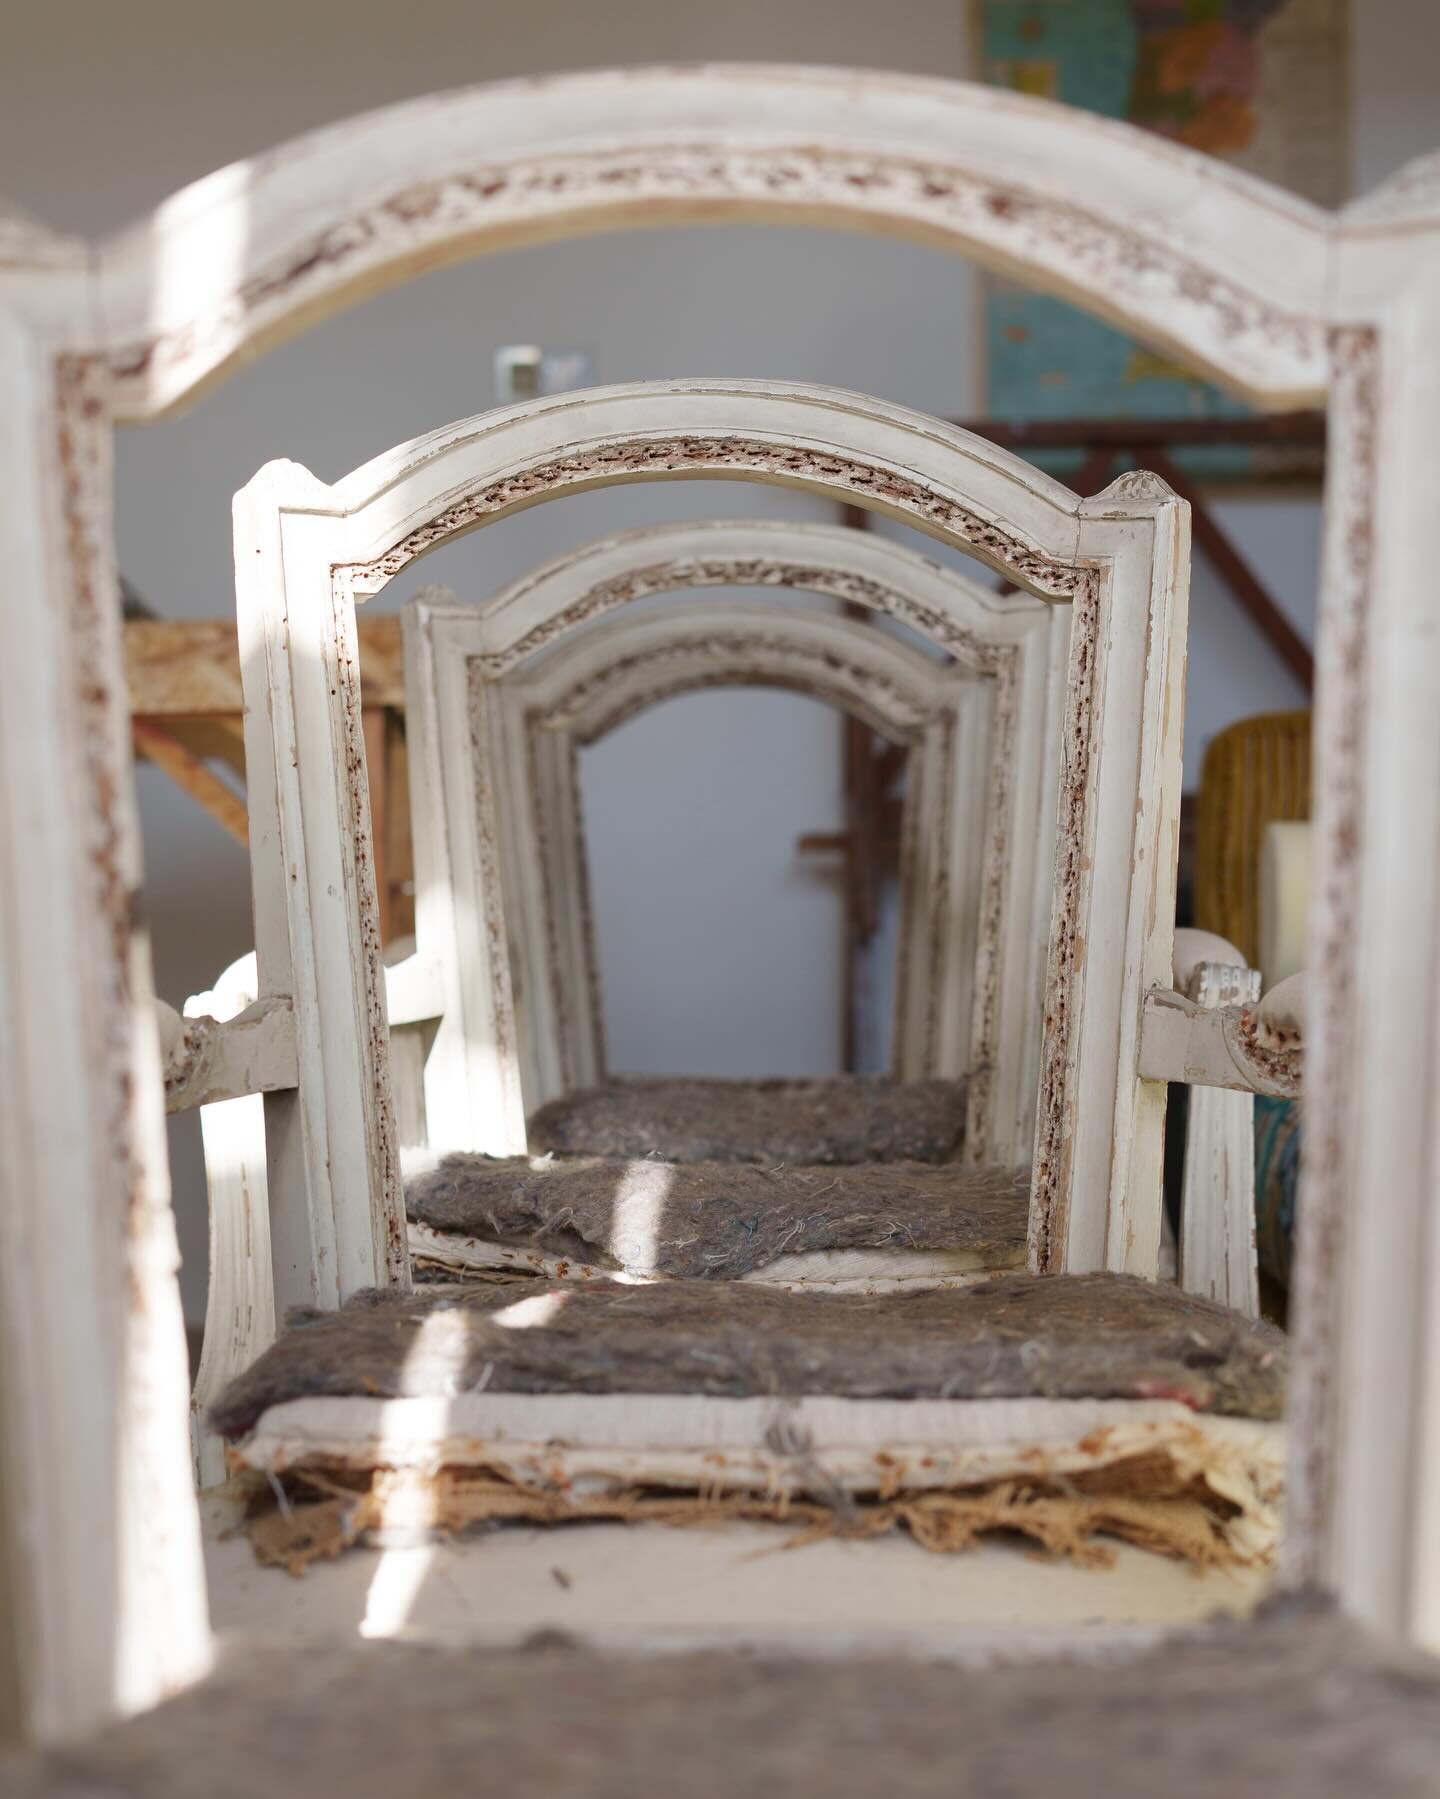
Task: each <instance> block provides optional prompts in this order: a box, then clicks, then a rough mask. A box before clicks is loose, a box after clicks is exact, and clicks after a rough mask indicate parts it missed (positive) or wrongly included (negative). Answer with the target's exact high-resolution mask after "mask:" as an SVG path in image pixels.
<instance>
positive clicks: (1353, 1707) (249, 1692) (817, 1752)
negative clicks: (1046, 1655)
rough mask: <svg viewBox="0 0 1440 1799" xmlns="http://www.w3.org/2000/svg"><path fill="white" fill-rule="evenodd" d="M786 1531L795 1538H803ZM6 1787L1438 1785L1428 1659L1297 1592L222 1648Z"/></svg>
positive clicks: (1158, 1790)
mask: <svg viewBox="0 0 1440 1799" xmlns="http://www.w3.org/2000/svg"><path fill="white" fill-rule="evenodd" d="M798 1553H801V1554H803V1553H804V1552H803V1551H800V1552H798ZM0 1790H3V1791H4V1793H5V1794H6V1796H7V1799H255V1795H257V1794H263V1795H264V1796H265V1799H302V1796H303V1799H315V1796H316V1795H321V1794H337V1795H343V1796H344V1799H396V1796H397V1795H401V1794H417V1795H422V1796H423V1799H461V1796H462V1795H463V1796H464V1799H472V1796H474V1795H482V1796H483V1795H514V1796H515V1799H529V1796H531V1795H535V1796H537V1799H538V1796H541V1795H543V1799H648V1796H650V1795H665V1794H670V1793H683V1794H684V1795H686V1799H739V1796H741V1795H743V1796H744V1799H756V1796H757V1795H764V1796H765V1799H821V1796H823V1799H875V1796H876V1795H882V1794H883V1795H885V1799H1048V1796H1050V1795H1056V1796H1061V1795H1063V1796H1064V1799H1157V1795H1159V1796H1162V1799H1302V1796H1303V1799H1434V1796H1435V1795H1436V1794H1437V1793H1440V1664H1437V1663H1436V1662H1435V1661H1433V1660H1431V1659H1429V1658H1427V1657H1423V1656H1420V1655H1418V1654H1416V1653H1414V1652H1413V1651H1406V1650H1403V1649H1401V1648H1398V1647H1393V1646H1388V1645H1383V1644H1381V1643H1380V1642H1378V1641H1377V1640H1376V1639H1374V1638H1371V1637H1369V1636H1367V1635H1366V1634H1364V1633H1363V1632H1362V1631H1361V1630H1360V1629H1359V1628H1358V1627H1357V1626H1354V1625H1349V1624H1346V1623H1343V1622H1341V1621H1340V1620H1339V1619H1338V1618H1336V1617H1334V1616H1333V1615H1332V1614H1330V1613H1328V1612H1324V1611H1320V1610H1318V1609H1314V1608H1307V1607H1305V1606H1303V1605H1298V1604H1296V1603H1295V1602H1289V1603H1287V1604H1283V1605H1279V1606H1272V1607H1271V1608H1267V1611H1266V1612H1265V1613H1264V1614H1262V1615H1261V1616H1260V1617H1258V1618H1257V1619H1255V1620H1253V1621H1251V1622H1248V1623H1244V1624H1235V1623H1230V1624H1225V1625H1219V1626H1214V1627H1211V1628H1209V1629H1208V1630H1204V1631H1199V1632H1193V1633H1189V1634H1188V1635H1187V1636H1186V1637H1184V1638H1181V1639H1177V1640H1174V1641H1172V1642H1169V1643H1166V1644H1164V1645H1162V1646H1160V1647H1158V1648H1156V1649H1154V1650H1152V1651H1150V1652H1148V1653H1147V1654H1145V1655H1144V1656H1142V1657H1140V1658H1138V1659H1136V1660H1134V1661H1130V1662H1125V1663H1121V1664H1118V1665H1116V1664H1110V1665H1104V1666H1087V1665H1084V1664H1083V1663H1076V1662H1074V1661H1073V1660H1056V1661H1054V1662H1048V1663H1035V1664H1030V1665H1019V1666H1010V1667H1003V1668H995V1669H990V1670H988V1671H983V1672H977V1671H973V1670H966V1669H962V1668H956V1667H953V1666H950V1665H947V1664H944V1663H937V1662H923V1661H913V1660H907V1659H904V1658H902V1657H897V1656H894V1655H890V1656H875V1657H864V1656H861V1657H857V1658H856V1659H853V1660H847V1661H804V1660H799V1659H794V1658H790V1659H777V1658H774V1657H767V1658H764V1659H756V1658H753V1657H749V1656H744V1655H736V1654H730V1655H726V1654H722V1653H718V1652H712V1653H709V1654H702V1655H672V1656H664V1657H654V1658H643V1657H634V1656H605V1655H601V1654H599V1653H597V1652H595V1651H593V1650H587V1649H585V1648H583V1647H579V1646H577V1645H574V1644H570V1643H567V1642H566V1641H565V1640H564V1639H563V1638H559V1639H558V1640H557V1638H556V1637H555V1635H554V1634H553V1633H552V1634H551V1635H549V1636H548V1637H546V1638H543V1639H539V1640H537V1642H536V1643H535V1645H534V1646H533V1647H528V1648H526V1647H520V1648H515V1649H501V1650H496V1649H486V1650H475V1649H470V1650H466V1649H453V1648H450V1649H446V1648H439V1647H425V1646H422V1645H416V1644H401V1643H387V1642H381V1643H358V1642H351V1643H348V1644H339V1643H336V1644H333V1645H329V1646H325V1647H321V1648H318V1649H317V1647H316V1646H315V1645H313V1644H311V1645H306V1646H303V1647H298V1646H297V1647H290V1646H285V1645H274V1646H268V1647H266V1648H265V1649H263V1650H249V1651H236V1652H234V1653H232V1655H231V1656H230V1657H228V1658H227V1661H226V1664H225V1666H224V1667H223V1669H222V1671H221V1672H220V1673H219V1674H217V1675H216V1676H215V1677H214V1678H212V1679H211V1680H209V1681H208V1682H206V1683H205V1684H204V1685H203V1686H201V1687H199V1688H197V1689H196V1690H194V1691H193V1692H190V1693H187V1694H184V1695H182V1696H181V1697H180V1698H178V1699H174V1700H172V1701H171V1702H170V1703H169V1704H167V1705H164V1706H162V1707H160V1708H159V1709H158V1710H156V1711H153V1712H150V1713H148V1714H146V1715H145V1716H143V1717H140V1718H136V1719H134V1720H132V1721H131V1722H129V1723H126V1724H121V1725H118V1726H116V1727H113V1728H111V1729H109V1730H107V1731H105V1732H103V1733H102V1734H101V1735H100V1736H98V1737H96V1738H94V1739H92V1740H91V1741H88V1742H84V1743H79V1744H75V1745H72V1746H69V1747H66V1748H64V1749H61V1750H56V1751H54V1752H52V1753H50V1754H48V1755H43V1756H35V1757H29V1758H24V1759H21V1760H18V1761H15V1762H13V1763H11V1764H10V1765H9V1766H8V1767H6V1766H0Z"/></svg>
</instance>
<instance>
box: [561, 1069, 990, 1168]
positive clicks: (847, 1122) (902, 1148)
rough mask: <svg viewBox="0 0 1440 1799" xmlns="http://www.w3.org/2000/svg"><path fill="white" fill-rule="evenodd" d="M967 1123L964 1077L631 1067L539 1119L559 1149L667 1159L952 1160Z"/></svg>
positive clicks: (568, 1097) (803, 1161)
mask: <svg viewBox="0 0 1440 1799" xmlns="http://www.w3.org/2000/svg"><path fill="white" fill-rule="evenodd" d="M964 1134H965V1083H964V1081H904V1082H899V1081H891V1080H886V1079H882V1078H876V1077H868V1076H856V1075H840V1076H834V1077H830V1078H826V1079H820V1080H758V1081H756V1080H705V1079H649V1078H644V1079H641V1078H635V1077H631V1078H627V1079H621V1080H614V1081H608V1082H606V1083H605V1084H604V1085H603V1086H599V1087H589V1088H586V1089H584V1090H583V1091H581V1092H579V1093H571V1094H566V1095H565V1096H564V1097H563V1098H561V1099H556V1100H552V1101H551V1102H550V1103H549V1104H548V1105H545V1106H541V1107H540V1109H539V1110H538V1111H537V1112H536V1113H535V1114H534V1116H533V1117H532V1118H531V1119H530V1121H529V1127H528V1135H529V1142H530V1147H531V1148H532V1149H533V1150H537V1151H541V1152H543V1151H546V1150H551V1151H554V1152H555V1153H556V1154H557V1155H588V1156H623V1157H638V1156H649V1155H658V1156H660V1157H662V1158H663V1159H664V1160H665V1161H667V1162H785V1163H789V1164H790V1165H792V1166H795V1165H819V1164H825V1163H855V1162H901V1161H904V1162H945V1161H948V1160H949V1159H950V1158H951V1157H952V1156H955V1155H957V1154H958V1153H959V1150H960V1146H961V1142H962V1139H963V1137H964Z"/></svg>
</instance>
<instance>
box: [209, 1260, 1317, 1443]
mask: <svg viewBox="0 0 1440 1799" xmlns="http://www.w3.org/2000/svg"><path fill="white" fill-rule="evenodd" d="M526 1285H527V1288H528V1287H530V1284H529V1283H527V1284H526ZM523 1290H524V1289H522V1291H523ZM533 1290H536V1291H541V1292H544V1291H552V1292H557V1293H559V1294H561V1295H562V1296H563V1304H562V1305H561V1306H560V1307H559V1308H558V1309H557V1310H556V1311H555V1312H554V1313H553V1314H552V1315H551V1316H550V1317H548V1318H547V1319H546V1321H545V1324H544V1326H543V1328H537V1329H531V1330H513V1329H508V1328H506V1326H505V1325H504V1324H503V1323H496V1322H495V1321H494V1319H493V1318H492V1317H491V1314H492V1313H493V1312H496V1311H499V1310H501V1309H502V1308H504V1307H506V1306H508V1305H513V1304H514V1303H515V1299H516V1289H515V1288H514V1287H505V1288H501V1289H500V1290H498V1291H495V1290H484V1291H480V1292H465V1291H461V1290H456V1289H453V1288H447V1289H442V1290H439V1291H434V1290H432V1291H430V1292H426V1291H424V1290H417V1291H415V1292H413V1293H409V1294H405V1293H393V1292H387V1293H381V1292H374V1293H368V1294H361V1295H358V1296H357V1297H356V1298H355V1299H354V1300H352V1301H351V1303H350V1304H349V1305H347V1306H345V1307H343V1308H342V1309H341V1310H340V1311H338V1312H303V1313H300V1314H298V1315H296V1316H295V1317H294V1318H292V1321H291V1322H290V1325H289V1328H287V1330H286V1331H285V1332H284V1334H283V1335H282V1336H281V1337H280V1338H279V1340H278V1341H277V1342H276V1343H274V1344H272V1345H271V1347H270V1348H269V1349H268V1350H266V1351H265V1353H264V1355H262V1356H261V1357H260V1358H259V1360H258V1361H257V1362H256V1363H255V1364H254V1365H253V1366H252V1367H251V1368H250V1369H248V1370H247V1371H246V1373H244V1374H242V1375H241V1376H239V1378H238V1379H237V1380H235V1381H233V1382H232V1383H231V1385H230V1386H229V1387H228V1388H227V1389H226V1390H225V1392H224V1393H223V1394H222V1395H221V1397H220V1400H219V1402H218V1403H217V1404H216V1406H215V1407H214V1409H213V1411H212V1413H211V1418H212V1421H213V1423H214V1426H215V1428H216V1429H217V1430H218V1431H219V1432H220V1433H221V1434H222V1435H224V1436H226V1437H231V1438H237V1437H241V1436H243V1435H244V1434H245V1433H246V1432H247V1431H249V1430H250V1429H251V1428H252V1427H253V1425H254V1424H255V1422H256V1421H257V1419H258V1418H259V1417H260V1415H261V1413H262V1412H264V1411H265V1410H266V1408H267V1407H269V1406H272V1405H276V1404H279V1403H280V1402H281V1401H284V1400H288V1399H300V1398H304V1397H309V1396H313V1395H318V1394H325V1395H337V1394H367V1395H370V1396H373V1397H424V1396H429V1395H432V1394H442V1395H453V1394H456V1393H463V1392H467V1391H469V1390H471V1389H472V1388H474V1387H476V1386H478V1385H480V1384H481V1383H482V1382H483V1384H484V1386H485V1388H486V1389H487V1390H488V1391H490V1392H496V1393H553V1392H564V1393H575V1392H579V1393H708V1394H715V1395H720V1396H727V1397H741V1396H753V1395H762V1396H763V1395H780V1396H784V1395H801V1394H822V1393H825V1394H836V1395H841V1396H846V1397H851V1398H857V1399H872V1398H895V1399H914V1398H927V1399H934V1398H947V1399H1014V1398H1026V1397H1045V1398H1052V1399H1107V1398H1114V1399H1132V1398H1144V1399H1158V1398H1174V1399H1179V1400H1182V1401H1183V1402H1184V1403H1186V1404H1187V1405H1190V1406H1192V1407H1194V1408H1195V1409H1196V1410H1197V1411H1203V1412H1220V1413H1227V1414H1231V1415H1235V1416H1241V1417H1250V1418H1258V1419H1276V1418H1279V1417H1280V1415H1281V1410H1282V1406H1283V1401H1284V1374H1285V1353H1286V1352H1285V1339H1284V1337H1283V1336H1282V1334H1281V1333H1280V1332H1279V1331H1278V1330H1276V1329H1275V1327H1274V1326H1273V1325H1269V1324H1265V1323H1261V1322H1258V1321H1256V1320H1252V1319H1247V1318H1245V1317H1243V1316H1242V1315H1241V1314H1240V1313H1238V1312H1232V1311H1230V1310H1229V1309H1228V1308H1226V1307H1224V1306H1221V1305H1217V1304H1216V1303H1215V1302H1214V1301H1213V1300H1208V1299H1199V1298H1196V1297H1195V1296H1193V1295H1191V1294H1186V1293H1182V1292H1181V1291H1180V1290H1179V1289H1178V1288H1177V1287H1173V1286H1167V1285H1159V1284H1156V1283H1152V1282H1146V1281H1141V1280H1136V1279H1134V1278H1133V1277H1132V1276H1129V1275H1117V1274H1086V1275H1052V1276H1048V1277H1045V1278H1037V1277H1035V1276H1032V1275H1002V1276H999V1277H997V1278H996V1279H994V1280H989V1281H982V1282H980V1283H978V1284H977V1285H975V1286H971V1287H959V1288H948V1289H946V1288H931V1289H927V1290H922V1291H920V1292H916V1293H899V1294H885V1295H882V1296H879V1297H875V1296H869V1295H861V1294H851V1293H843V1294H842V1293H815V1292H809V1291H792V1292H786V1291H783V1290H778V1289H775V1288H771V1287H765V1286H759V1285H753V1284H746V1283H740V1282H733V1281H669V1282H662V1283H659V1284H656V1285H650V1286H623V1285H619V1284H615V1283H611V1282H608V1281H607V1282H603V1283H598V1284H589V1285H586V1284H579V1283H575V1284H571V1285H569V1286H547V1285H546V1284H544V1283H539V1282H537V1283H534V1284H533ZM439 1311H454V1312H455V1313H456V1314H457V1315H458V1317H459V1318H460V1320H461V1321H462V1331H457V1330H456V1329H455V1328H454V1324H453V1321H452V1325H451V1328H449V1329H447V1330H446V1332H445V1333H444V1336H445V1341H444V1343H443V1344H442V1345H441V1346H440V1347H439V1348H438V1349H436V1350H433V1351H431V1350H429V1349H427V1343H426V1339H425V1337H424V1336H423V1334H422V1332H421V1326H422V1325H423V1323H424V1321H425V1320H426V1319H427V1318H429V1317H431V1316H432V1315H433V1314H435V1313H436V1312H439ZM457 1339H458V1341H457Z"/></svg>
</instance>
